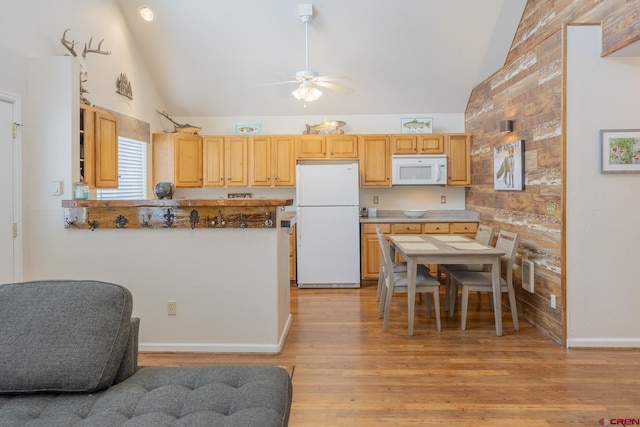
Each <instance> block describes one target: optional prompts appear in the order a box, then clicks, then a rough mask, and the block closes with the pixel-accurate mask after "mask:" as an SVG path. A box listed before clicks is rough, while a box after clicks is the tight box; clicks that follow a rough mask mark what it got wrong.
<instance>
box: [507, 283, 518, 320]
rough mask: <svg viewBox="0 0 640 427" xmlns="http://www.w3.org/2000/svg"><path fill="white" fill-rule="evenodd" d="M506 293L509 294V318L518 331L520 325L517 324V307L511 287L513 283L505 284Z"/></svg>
mask: <svg viewBox="0 0 640 427" xmlns="http://www.w3.org/2000/svg"><path fill="white" fill-rule="evenodd" d="M507 289H508V291H507V293H508V294H509V308H510V309H511V318H512V319H513V328H514V329H515V330H516V331H518V330H520V325H519V324H518V308H517V307H516V293H515V291H514V289H513V285H512V284H509V285H507Z"/></svg>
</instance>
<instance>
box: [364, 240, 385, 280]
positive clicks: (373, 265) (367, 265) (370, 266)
mask: <svg viewBox="0 0 640 427" xmlns="http://www.w3.org/2000/svg"><path fill="white" fill-rule="evenodd" d="M361 246H362V248H361V252H362V260H361V266H360V269H361V271H360V276H361V278H362V279H377V278H378V275H379V274H380V258H381V257H380V244H379V243H378V235H377V234H362V242H361Z"/></svg>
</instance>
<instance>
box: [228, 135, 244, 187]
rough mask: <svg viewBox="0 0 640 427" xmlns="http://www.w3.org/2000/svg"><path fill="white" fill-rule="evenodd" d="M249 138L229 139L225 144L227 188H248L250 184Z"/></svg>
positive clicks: (233, 137) (237, 137) (234, 137)
mask: <svg viewBox="0 0 640 427" xmlns="http://www.w3.org/2000/svg"><path fill="white" fill-rule="evenodd" d="M247 145H248V138H246V137H240V136H232V137H227V138H226V139H225V143H224V151H225V153H224V170H225V174H226V175H227V176H226V181H227V182H226V185H227V187H246V186H247V185H248V184H249V179H248V173H247V172H248V167H247Z"/></svg>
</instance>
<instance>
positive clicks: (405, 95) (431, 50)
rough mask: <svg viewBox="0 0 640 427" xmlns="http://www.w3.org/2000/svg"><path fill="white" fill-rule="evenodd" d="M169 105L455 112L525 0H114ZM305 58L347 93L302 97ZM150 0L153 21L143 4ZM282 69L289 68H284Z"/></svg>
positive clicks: (502, 55) (191, 111)
mask: <svg viewBox="0 0 640 427" xmlns="http://www.w3.org/2000/svg"><path fill="white" fill-rule="evenodd" d="M118 2H119V4H120V6H121V8H122V11H123V13H124V15H125V17H126V19H127V22H128V24H129V26H130V28H131V31H132V33H133V36H134V38H135V39H136V40H137V43H138V44H139V47H140V50H141V52H142V55H143V56H144V60H145V62H146V63H147V65H148V67H149V69H150V72H151V74H152V75H153V78H154V80H155V84H156V86H157V88H158V90H159V91H160V94H161V96H162V97H163V99H164V101H165V103H166V107H167V111H168V112H169V113H170V114H171V115H173V116H185V117H197V116H281V115H306V114H309V115H319V114H323V115H332V116H335V115H340V114H402V113H462V112H464V110H465V107H466V104H467V100H468V97H469V94H470V92H471V90H472V88H473V87H474V86H475V85H476V84H478V83H479V82H481V81H482V80H484V79H485V78H487V77H488V76H490V75H491V74H493V73H494V72H495V71H497V70H498V69H499V68H500V67H501V66H502V65H503V64H504V61H505V59H506V56H507V52H508V50H509V47H510V45H511V41H512V39H513V36H514V34H515V30H516V28H517V25H518V23H519V21H520V17H521V15H522V12H523V10H524V6H525V4H526V0H395V1H391V0H387V1H384V0H380V1H371V0H342V1H337V0H313V1H308V0H301V1H296V0H179V1H178V0H118ZM301 3H302V4H312V5H313V10H314V17H313V19H312V20H311V22H310V23H309V25H308V47H309V68H310V69H311V70H314V71H317V72H318V73H320V74H321V75H330V76H348V77H349V78H350V80H348V81H344V82H340V84H343V85H344V86H348V87H349V88H351V89H353V91H352V92H350V93H342V92H335V91H332V90H328V89H322V90H323V95H322V97H321V98H320V99H319V100H317V101H314V102H311V103H307V104H306V106H305V105H304V103H303V102H301V101H297V100H296V99H295V98H294V97H293V96H292V95H291V91H293V90H294V89H295V88H296V87H297V84H294V83H290V84H279V85H266V84H268V83H274V82H281V81H286V80H291V75H292V74H295V73H296V71H300V70H304V69H305V61H306V58H305V24H304V23H303V22H302V21H301V19H300V16H299V14H298V5H299V4H301ZM142 6H149V7H151V8H152V9H153V11H154V13H155V20H154V21H152V22H145V21H143V20H142V19H141V18H140V15H139V13H138V10H139V9H140V7H142ZM287 74H289V75H287Z"/></svg>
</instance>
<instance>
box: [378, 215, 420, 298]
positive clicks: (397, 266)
mask: <svg viewBox="0 0 640 427" xmlns="http://www.w3.org/2000/svg"><path fill="white" fill-rule="evenodd" d="M376 233H377V235H378V242H380V239H384V240H386V239H385V237H384V233H383V232H382V229H381V228H380V226H379V225H377V226H376ZM392 265H393V272H394V273H402V272H404V273H406V272H407V263H406V262H405V261H393V260H392ZM385 268H386V267H385V265H384V259H383V257H382V256H380V269H379V271H380V274H379V275H378V289H377V292H376V301H380V295H381V294H382V287H383V286H384V273H383V270H384V269H385ZM418 269H419V271H421V272H422V273H426V274H429V273H430V272H429V267H427V266H426V265H423V264H420V265H418Z"/></svg>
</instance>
